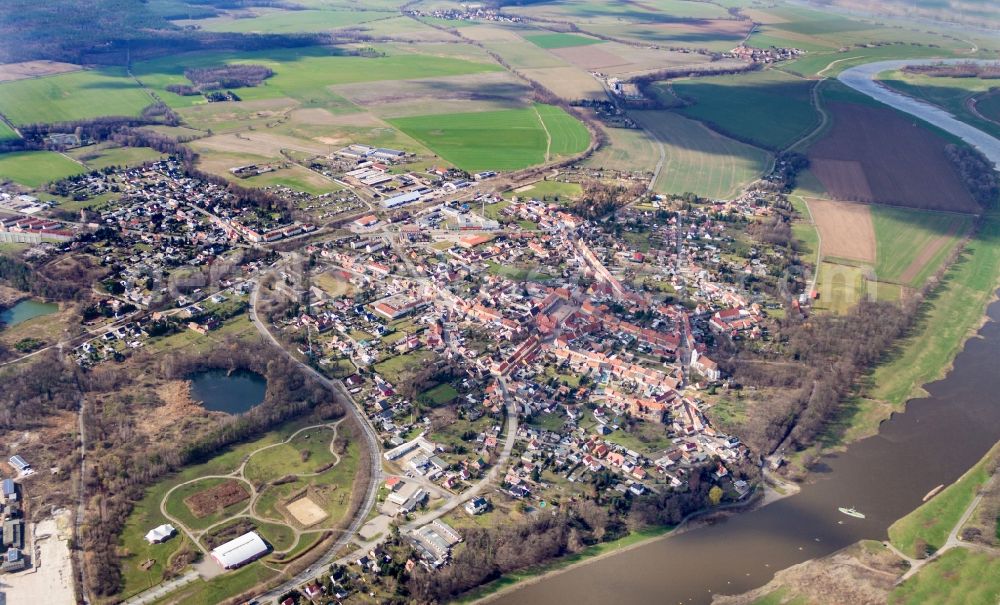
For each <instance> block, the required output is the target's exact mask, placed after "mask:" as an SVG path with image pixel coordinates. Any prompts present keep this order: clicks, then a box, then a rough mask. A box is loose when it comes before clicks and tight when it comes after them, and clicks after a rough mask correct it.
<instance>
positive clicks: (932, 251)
mask: <svg viewBox="0 0 1000 605" xmlns="http://www.w3.org/2000/svg"><path fill="white" fill-rule="evenodd" d="M957 232H958V224H957V223H953V224H952V226H951V228H950V229H948V233H945V234H944V235H939V236H937V237H935V238H934V239H933V240H931V242H930V243H929V244H927V245H926V246H924V248H923V249H922V250H921V251H920V254H918V255H917V257H916V258H915V259H913V262H911V263H910V266H908V267H907V268H906V269H905V270H904V271H903V273H902V274H901V275H900V276H899V281H900V283H902V284H909V283H910V282H912V281H913V280H914V279H915V278H916V277H917V275H919V274H920V272H921V271H922V270H923V268H924V267H925V266H927V263H929V262H931V259H933V258H934V256H935V255H936V254H937V253H938V252H939V251H940V250H941V248H943V247H945V246H946V245H947V244H948V240H950V239H951V238H953V237H955V233H957Z"/></svg>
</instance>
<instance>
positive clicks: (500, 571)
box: [407, 466, 712, 603]
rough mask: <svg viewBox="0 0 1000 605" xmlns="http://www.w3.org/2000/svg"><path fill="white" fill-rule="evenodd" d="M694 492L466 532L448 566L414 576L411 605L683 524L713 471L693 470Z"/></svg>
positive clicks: (623, 499)
mask: <svg viewBox="0 0 1000 605" xmlns="http://www.w3.org/2000/svg"><path fill="white" fill-rule="evenodd" d="M689 480H690V487H689V488H687V489H686V490H684V491H679V492H674V491H671V490H667V491H665V492H664V493H663V494H650V495H646V496H642V497H637V498H633V497H631V496H624V495H620V496H617V497H615V498H613V499H607V501H603V500H602V499H601V497H600V496H595V497H592V498H585V497H581V498H580V499H578V500H577V501H575V502H572V503H568V502H567V503H564V504H563V505H562V506H560V507H559V512H558V513H557V514H554V515H550V514H545V515H537V516H534V517H529V518H528V519H526V520H524V521H521V522H518V523H512V524H505V525H502V526H498V527H492V528H483V527H475V526H473V527H470V528H467V529H463V531H462V538H463V540H464V542H465V543H464V546H463V548H461V549H460V550H458V551H457V552H456V554H455V558H454V560H453V561H452V562H451V564H450V565H448V566H447V567H444V568H442V569H439V570H437V571H433V572H428V571H426V570H425V569H423V568H422V567H417V568H415V569H414V570H413V574H412V576H411V577H410V578H409V580H408V581H407V589H408V592H409V596H410V599H411V602H416V603H445V602H450V601H453V600H455V599H456V598H457V597H459V596H461V595H462V594H463V593H466V592H467V591H469V590H471V589H473V588H475V587H477V586H482V585H483V584H486V583H488V582H491V581H493V580H496V579H497V578H499V577H501V576H502V575H504V574H506V573H510V572H513V571H517V570H519V569H524V568H526V567H531V566H534V565H538V564H541V563H545V562H547V561H550V560H552V559H554V558H556V557H560V556H563V555H567V554H570V553H574V552H579V551H580V550H581V549H583V548H585V547H587V546H590V545H593V544H597V543H600V542H607V541H611V540H615V539H617V538H620V537H622V536H624V535H626V534H627V532H628V531H629V529H640V528H643V527H647V526H651V525H658V526H662V525H672V524H677V523H679V522H680V521H681V520H682V519H683V518H684V517H685V516H687V515H688V514H690V513H692V512H694V511H697V510H701V509H704V508H705V507H706V506H707V505H708V503H709V498H708V492H709V490H710V488H711V486H712V482H711V481H710V467H709V466H704V467H697V468H694V469H692V471H691V476H690V478H689Z"/></svg>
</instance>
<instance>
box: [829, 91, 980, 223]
mask: <svg viewBox="0 0 1000 605" xmlns="http://www.w3.org/2000/svg"><path fill="white" fill-rule="evenodd" d="M828 109H829V111H830V113H831V114H832V116H833V127H832V128H831V129H830V132H829V133H828V134H827V135H826V137H824V138H823V139H822V140H820V141H819V142H818V143H816V144H815V145H813V146H812V148H810V150H809V159H810V161H812V162H813V163H814V168H813V171H814V172H815V174H816V176H817V178H819V180H820V181H821V182H822V183H823V186H824V187H826V190H827V191H828V192H829V193H830V195H831V196H832V197H834V198H836V199H841V200H851V201H860V202H877V203H883V204H892V205H895V206H907V207H910V208H922V209H932V210H949V211H953V212H970V213H978V212H980V211H981V208H980V207H979V205H978V204H977V203H976V202H975V200H973V199H972V196H971V195H970V194H969V192H968V191H967V190H966V188H965V185H963V184H962V181H961V179H960V178H959V176H958V174H957V172H956V171H955V169H954V168H953V167H952V165H951V161H950V160H949V159H948V157H947V156H946V155H945V151H944V149H945V146H946V144H947V143H946V141H945V140H943V139H941V138H940V137H938V136H936V135H934V134H933V133H931V132H930V131H928V130H926V129H924V128H923V127H921V126H919V125H917V124H915V123H914V122H913V121H911V120H910V119H908V118H905V117H903V116H901V115H899V114H897V113H896V112H894V111H892V110H890V109H883V108H881V107H870V106H867V105H856V104H853V103H829V107H828ZM828 160H835V161H836V160H839V161H840V163H839V164H838V163H836V162H834V163H832V164H831V163H830V162H828ZM848 162H857V163H858V165H859V166H860V171H861V173H863V176H864V181H866V182H867V188H866V187H865V186H864V185H863V184H862V179H861V178H860V177H859V175H858V168H857V167H854V166H851V165H850V164H848ZM816 166H818V167H819V170H816Z"/></svg>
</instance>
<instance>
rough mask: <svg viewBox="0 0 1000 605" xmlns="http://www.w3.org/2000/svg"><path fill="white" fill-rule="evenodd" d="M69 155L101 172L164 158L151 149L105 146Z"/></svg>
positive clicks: (78, 150)
mask: <svg viewBox="0 0 1000 605" xmlns="http://www.w3.org/2000/svg"><path fill="white" fill-rule="evenodd" d="M67 155H69V156H70V157H72V158H74V159H76V160H77V161H79V162H83V163H84V164H86V165H87V168H89V169H91V170H100V169H101V168H107V167H108V166H137V165H139V164H142V163H144V162H153V161H156V160H158V159H160V158H162V157H163V154H161V153H160V152H158V151H156V150H154V149H150V148H149V147H103V146H88V147H80V148H78V149H73V150H71V151H69V152H67Z"/></svg>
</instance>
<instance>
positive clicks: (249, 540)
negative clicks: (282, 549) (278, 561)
mask: <svg viewBox="0 0 1000 605" xmlns="http://www.w3.org/2000/svg"><path fill="white" fill-rule="evenodd" d="M268 550H270V549H269V548H268V546H267V543H266V542H264V540H263V539H262V538H261V537H260V536H259V535H258V534H257V532H255V531H252V532H248V533H245V534H243V535H242V536H240V537H239V538H236V539H234V540H230V541H229V542H226V543H225V544H223V545H221V546H219V547H217V548H216V549H215V550H213V551H212V558H213V559H214V560H215V562H216V563H218V564H219V566H220V567H222V568H223V569H233V568H234V567H239V566H241V565H245V564H247V563H249V562H250V561H253V560H254V559H257V558H259V557H261V556H263V555H265V554H267V551H268Z"/></svg>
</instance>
